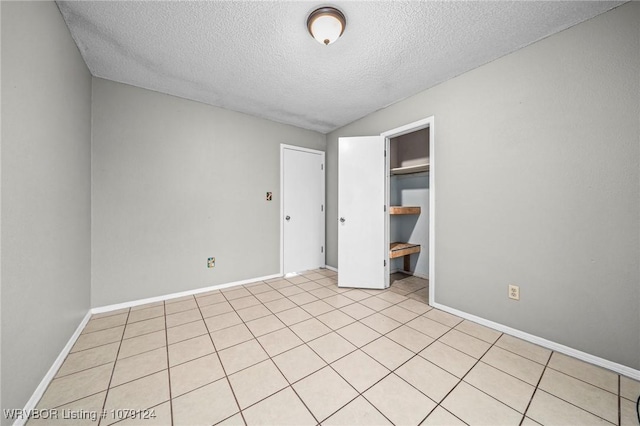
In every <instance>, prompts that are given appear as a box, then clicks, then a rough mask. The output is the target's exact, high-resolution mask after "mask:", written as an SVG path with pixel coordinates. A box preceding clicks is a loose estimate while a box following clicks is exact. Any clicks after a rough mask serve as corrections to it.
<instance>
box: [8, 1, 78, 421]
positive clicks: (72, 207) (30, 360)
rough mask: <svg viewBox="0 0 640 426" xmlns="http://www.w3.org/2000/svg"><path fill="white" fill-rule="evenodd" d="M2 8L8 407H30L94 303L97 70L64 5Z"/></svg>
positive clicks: (23, 4) (26, 4)
mask: <svg viewBox="0 0 640 426" xmlns="http://www.w3.org/2000/svg"><path fill="white" fill-rule="evenodd" d="M0 7H1V8H2V296H3V297H2V404H1V405H2V408H23V407H24V405H25V403H26V402H27V400H28V399H29V398H30V397H31V395H32V393H33V391H34V390H35V389H36V387H37V386H38V384H39V383H40V381H41V380H42V378H43V377H44V375H45V373H46V372H47V370H48V369H49V368H50V367H51V365H52V364H53V362H54V360H55V359H56V357H57V356H58V354H59V353H60V351H61V350H62V348H63V347H64V345H65V344H66V343H67V341H68V340H69V338H70V337H71V335H72V334H73V332H74V330H75V329H76V327H78V325H79V324H80V321H81V320H82V318H83V316H84V315H85V314H86V313H87V310H88V309H89V303H90V296H89V291H90V279H91V275H90V269H89V267H90V263H91V259H90V249H91V240H90V219H91V215H90V207H91V205H90V200H91V199H90V192H89V191H90V180H91V175H90V164H91V163H90V156H91V154H90V149H91V130H90V126H91V75H90V74H89V71H88V70H87V67H86V66H85V64H84V61H83V60H82V58H81V57H80V53H79V52H78V50H77V48H76V45H75V43H74V42H73V40H72V39H71V36H70V34H69V30H68V29H67V27H66V25H65V23H64V21H63V19H62V16H61V15H60V12H59V11H58V8H57V7H56V4H55V3H53V2H2V3H1V6H0ZM3 417H4V416H3ZM9 423H10V422H9V421H8V420H6V419H4V418H3V420H2V424H3V425H5V424H9Z"/></svg>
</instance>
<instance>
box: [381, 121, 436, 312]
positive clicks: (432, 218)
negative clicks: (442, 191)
mask: <svg viewBox="0 0 640 426" xmlns="http://www.w3.org/2000/svg"><path fill="white" fill-rule="evenodd" d="M434 122H435V117H434V116H433V115H432V116H430V117H427V118H423V119H422V120H418V121H414V122H413V123H409V124H405V125H404V126H400V127H396V128H395V129H391V130H387V131H386V132H382V133H380V136H384V137H385V138H386V146H387V151H388V149H389V139H391V138H396V137H398V136H402V135H405V134H407V133H412V132H415V131H418V130H422V129H426V128H427V127H428V128H429V304H430V305H432V304H433V303H436V300H435V287H436V279H435V278H436V274H435V270H436V262H435V247H436V232H435V231H436V214H435V213H436V187H435V180H436V179H435V177H436V169H435V140H436V136H435V134H436V132H435V124H434ZM388 161H389V156H388V155H387V162H388ZM388 170H389V167H388V164H387V179H386V185H387V188H386V192H387V195H386V196H387V200H386V203H387V206H388V205H389V173H388ZM386 221H387V229H389V223H388V222H389V209H387V217H386ZM386 238H387V241H386V244H387V247H388V246H389V241H388V239H389V233H388V232H387V233H386ZM387 265H389V259H387Z"/></svg>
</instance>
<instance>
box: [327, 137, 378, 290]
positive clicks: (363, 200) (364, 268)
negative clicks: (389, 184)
mask: <svg viewBox="0 0 640 426" xmlns="http://www.w3.org/2000/svg"><path fill="white" fill-rule="evenodd" d="M385 143H386V140H385V138H384V137H382V136H366V137H350V138H339V140H338V154H339V158H338V171H339V175H338V220H339V222H338V270H339V273H338V286H339V287H359V288H375V289H382V288H385V287H386V286H387V283H388V276H387V266H386V261H387V258H388V255H389V253H388V250H389V249H388V247H387V246H386V238H385V235H386V233H387V231H386V224H385V222H386V220H385V219H386V211H385V205H386V189H385V188H386V174H385V169H386V158H385Z"/></svg>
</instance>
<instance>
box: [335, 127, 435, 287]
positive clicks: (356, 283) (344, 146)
mask: <svg viewBox="0 0 640 426" xmlns="http://www.w3.org/2000/svg"><path fill="white" fill-rule="evenodd" d="M434 145H435V132H434V117H429V118H425V119H423V120H420V121H416V122H413V123H409V124H407V125H405V126H401V127H398V128H395V129H391V130H389V131H386V132H384V133H382V134H381V135H380V136H371V137H348V138H340V139H339V142H338V151H339V162H338V164H339V182H338V212H339V214H338V217H339V221H340V222H339V223H338V268H339V271H340V273H339V275H338V277H339V278H338V285H339V286H341V287H359V288H380V289H382V288H387V287H389V284H390V282H389V275H390V273H393V272H398V271H401V272H408V273H410V274H411V275H415V276H418V277H420V278H428V279H429V281H430V285H429V300H433V282H434V276H435V273H434V272H435V264H434V258H435V253H434V247H435V234H434V229H435V214H434V213H435V202H434V201H435V186H434V184H435V164H434V163H435V162H434V154H435V152H434ZM381 157H382V158H381ZM354 159H357V161H354ZM363 177H366V179H364V178H363ZM365 182H366V183H367V184H365ZM356 188H357V189H356ZM355 191H357V193H358V197H357V199H354V197H353V194H354V192H355ZM381 204H382V206H381ZM365 205H366V207H363V206H365ZM381 207H382V208H381ZM374 223H375V224H374ZM363 224H367V225H366V227H364V226H362V225H363ZM365 228H366V231H365ZM365 253H366V254H365ZM362 265H367V268H366V270H365V272H364V274H363V269H362V267H363V266H362Z"/></svg>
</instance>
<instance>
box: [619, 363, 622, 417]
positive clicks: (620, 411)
mask: <svg viewBox="0 0 640 426" xmlns="http://www.w3.org/2000/svg"><path fill="white" fill-rule="evenodd" d="M620 381H621V379H620V375H619V374H618V424H619V425H621V424H622V401H621V400H620V398H622V397H621V396H620Z"/></svg>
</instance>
